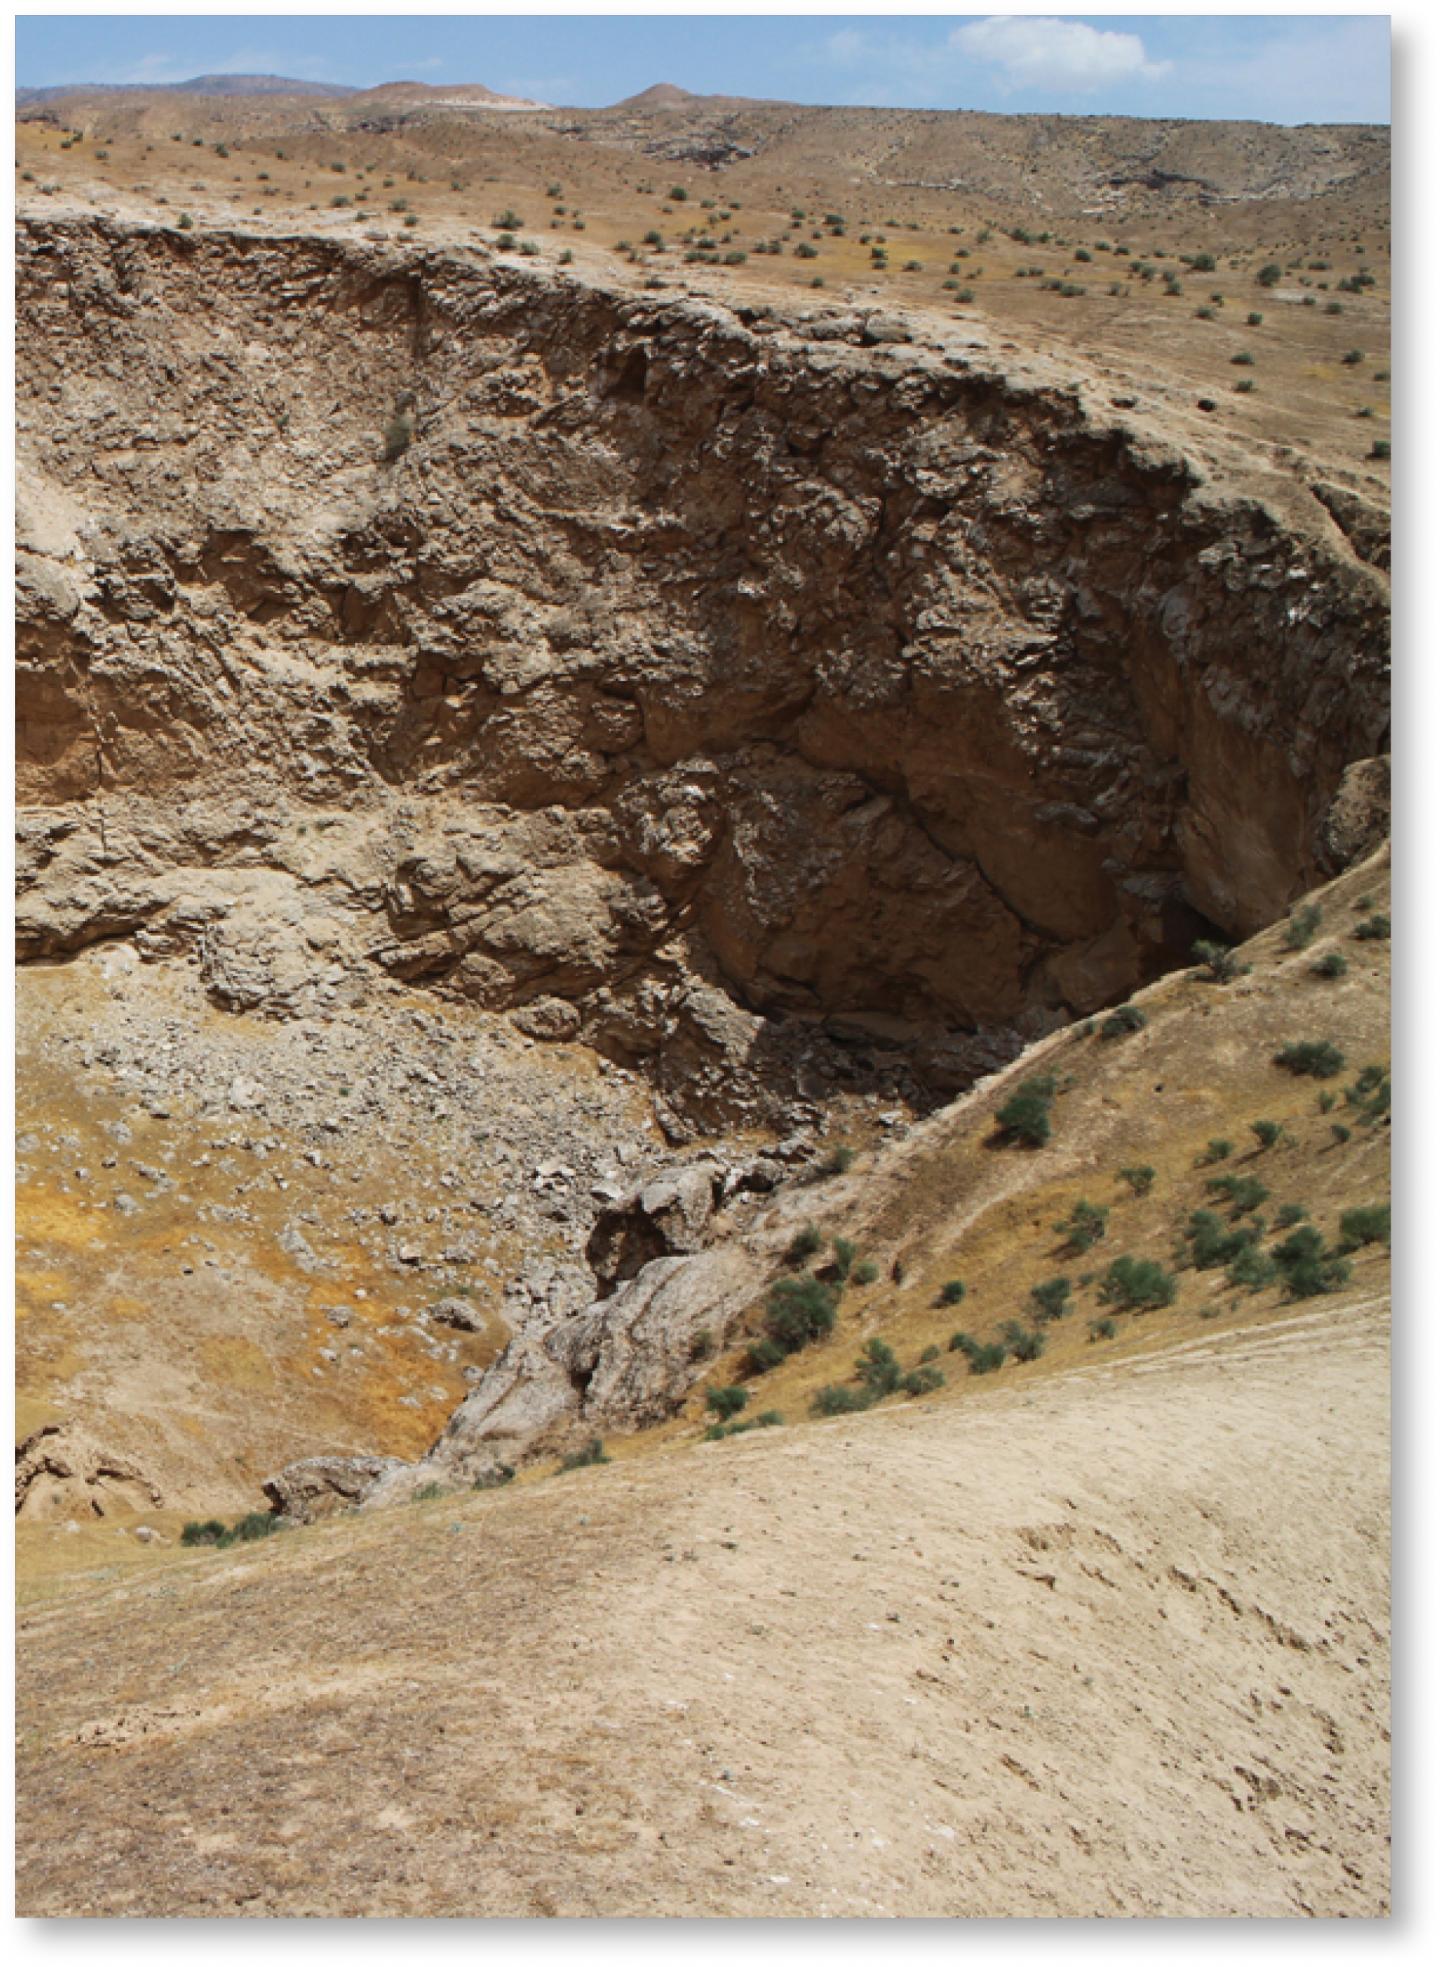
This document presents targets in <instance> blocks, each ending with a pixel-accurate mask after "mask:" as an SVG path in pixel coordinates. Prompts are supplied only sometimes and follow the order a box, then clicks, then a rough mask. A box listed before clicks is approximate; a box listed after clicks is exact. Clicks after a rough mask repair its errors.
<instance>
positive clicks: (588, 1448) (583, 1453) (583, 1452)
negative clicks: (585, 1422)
mask: <svg viewBox="0 0 1440 1967" xmlns="http://www.w3.org/2000/svg"><path fill="white" fill-rule="evenodd" d="M609 1459H610V1457H609V1456H608V1455H607V1454H606V1452H605V1443H604V1442H603V1441H602V1440H601V1439H600V1437H599V1435H598V1434H595V1435H592V1436H591V1437H590V1439H589V1440H588V1441H587V1442H586V1443H585V1446H584V1447H583V1448H577V1449H576V1450H575V1452H574V1453H573V1454H571V1455H566V1456H564V1457H563V1458H562V1460H561V1463H560V1466H559V1468H558V1469H557V1470H556V1474H557V1475H567V1474H569V1472H570V1471H571V1470H572V1469H577V1468H598V1467H599V1465H600V1464H601V1463H602V1462H608V1461H609Z"/></svg>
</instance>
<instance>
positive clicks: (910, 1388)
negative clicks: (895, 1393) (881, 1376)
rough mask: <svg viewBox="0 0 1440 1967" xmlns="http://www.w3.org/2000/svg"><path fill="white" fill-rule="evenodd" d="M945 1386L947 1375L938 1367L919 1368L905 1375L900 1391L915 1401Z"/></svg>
mask: <svg viewBox="0 0 1440 1967" xmlns="http://www.w3.org/2000/svg"><path fill="white" fill-rule="evenodd" d="M944 1384H945V1375H944V1374H943V1373H942V1372H941V1371H940V1368H939V1367H938V1366H928V1365H927V1366H917V1367H916V1368H915V1369H914V1371H913V1372H909V1373H906V1374H904V1375H903V1377H902V1378H901V1381H900V1391H901V1392H902V1393H907V1394H909V1396H910V1398H911V1399H912V1400H914V1399H915V1398H916V1397H917V1396H918V1395H920V1394H922V1393H934V1392H935V1390H936V1389H937V1388H938V1387H942V1386H944Z"/></svg>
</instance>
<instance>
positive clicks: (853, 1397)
mask: <svg viewBox="0 0 1440 1967" xmlns="http://www.w3.org/2000/svg"><path fill="white" fill-rule="evenodd" d="M875 1399H876V1396H875V1394H874V1393H872V1392H871V1391H870V1389H869V1388H868V1387H856V1386H822V1387H821V1388H820V1390H819V1392H818V1393H817V1394H816V1395H815V1397H814V1399H813V1400H812V1401H811V1402H810V1411H811V1413H812V1414H822V1415H823V1414H859V1413H863V1412H864V1410H865V1409H866V1408H867V1407H873V1406H874V1405H875Z"/></svg>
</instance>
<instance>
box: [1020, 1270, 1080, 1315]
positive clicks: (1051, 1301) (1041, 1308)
mask: <svg viewBox="0 0 1440 1967" xmlns="http://www.w3.org/2000/svg"><path fill="white" fill-rule="evenodd" d="M1030 1302H1031V1305H1032V1306H1033V1311H1032V1316H1033V1317H1035V1318H1036V1319H1038V1320H1039V1321H1040V1322H1041V1323H1042V1324H1048V1323H1049V1322H1050V1320H1052V1319H1055V1318H1063V1317H1064V1316H1065V1314H1066V1312H1068V1311H1073V1310H1074V1306H1073V1305H1072V1304H1071V1302H1070V1279H1069V1278H1068V1277H1050V1278H1047V1279H1046V1280H1045V1282H1044V1283H1043V1284H1032V1285H1031V1287H1030Z"/></svg>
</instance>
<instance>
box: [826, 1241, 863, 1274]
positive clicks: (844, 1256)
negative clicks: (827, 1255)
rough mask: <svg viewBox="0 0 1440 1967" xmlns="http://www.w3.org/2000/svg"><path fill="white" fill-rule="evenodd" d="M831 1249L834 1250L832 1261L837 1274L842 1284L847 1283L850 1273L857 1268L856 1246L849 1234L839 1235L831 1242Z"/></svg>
mask: <svg viewBox="0 0 1440 1967" xmlns="http://www.w3.org/2000/svg"><path fill="white" fill-rule="evenodd" d="M830 1249H831V1252H832V1255H831V1263H832V1265H833V1268H834V1271H835V1275H836V1276H837V1277H838V1278H839V1280H840V1282H841V1283H842V1284H845V1283H847V1282H848V1281H849V1277H850V1273H851V1271H852V1270H853V1269H854V1268H855V1258H856V1256H857V1254H858V1252H857V1250H856V1246H855V1245H854V1244H853V1243H852V1242H851V1241H850V1239H849V1237H848V1236H837V1237H836V1238H835V1241H834V1242H833V1243H832V1244H831V1246H830Z"/></svg>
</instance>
